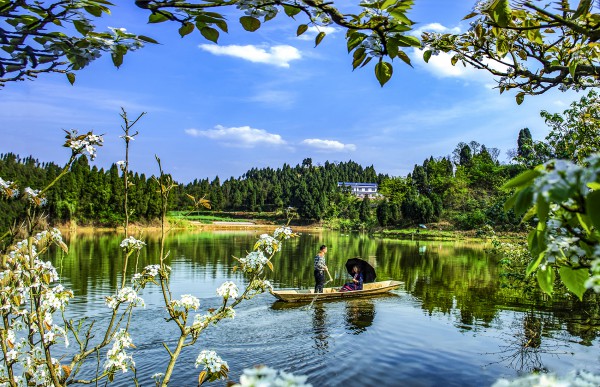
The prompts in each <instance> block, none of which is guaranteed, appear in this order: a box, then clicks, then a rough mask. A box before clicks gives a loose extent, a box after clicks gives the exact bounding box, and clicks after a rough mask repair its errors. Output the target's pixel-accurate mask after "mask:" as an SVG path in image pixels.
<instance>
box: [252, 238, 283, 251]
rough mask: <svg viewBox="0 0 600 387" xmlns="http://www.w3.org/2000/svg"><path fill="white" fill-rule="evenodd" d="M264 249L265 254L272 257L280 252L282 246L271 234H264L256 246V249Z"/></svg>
mask: <svg viewBox="0 0 600 387" xmlns="http://www.w3.org/2000/svg"><path fill="white" fill-rule="evenodd" d="M259 248H260V249H262V250H263V251H264V252H265V253H267V254H269V255H272V254H274V253H276V252H277V251H279V249H280V248H281V245H280V244H279V241H278V240H277V239H275V238H273V237H272V236H271V235H269V234H262V235H261V236H260V239H259V240H258V241H257V242H256V243H255V244H254V249H259Z"/></svg>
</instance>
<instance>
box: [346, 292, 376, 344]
mask: <svg viewBox="0 0 600 387" xmlns="http://www.w3.org/2000/svg"><path fill="white" fill-rule="evenodd" d="M374 319H375V304H374V303H373V301H372V300H369V299H364V298H363V299H356V300H348V302H347V303H346V330H347V331H348V332H350V333H352V334H354V335H358V334H360V333H362V332H364V331H366V330H367V328H368V327H370V326H371V325H372V324H373V320H374Z"/></svg>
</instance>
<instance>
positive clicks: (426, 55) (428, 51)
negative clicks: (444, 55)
mask: <svg viewBox="0 0 600 387" xmlns="http://www.w3.org/2000/svg"><path fill="white" fill-rule="evenodd" d="M429 58H431V50H427V51H425V52H424V53H423V60H424V61H425V63H429Z"/></svg>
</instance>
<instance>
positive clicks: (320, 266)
mask: <svg viewBox="0 0 600 387" xmlns="http://www.w3.org/2000/svg"><path fill="white" fill-rule="evenodd" d="M326 253H327V246H325V245H321V247H320V248H319V252H318V253H317V255H315V293H323V285H324V284H325V271H329V269H328V268H327V265H326V264H325V254H326Z"/></svg>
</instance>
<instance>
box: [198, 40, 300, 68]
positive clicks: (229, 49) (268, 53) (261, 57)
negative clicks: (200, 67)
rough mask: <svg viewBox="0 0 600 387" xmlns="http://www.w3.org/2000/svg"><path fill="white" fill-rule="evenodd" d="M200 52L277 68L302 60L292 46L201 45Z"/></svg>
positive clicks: (298, 52)
mask: <svg viewBox="0 0 600 387" xmlns="http://www.w3.org/2000/svg"><path fill="white" fill-rule="evenodd" d="M199 47H200V48H201V49H202V50H204V51H207V52H210V53H211V54H214V55H226V56H232V57H234V58H241V59H244V60H247V61H250V62H253V63H265V64H270V65H273V66H277V67H286V68H288V67H290V62H291V61H293V60H298V59H301V58H302V55H301V52H300V51H299V50H298V49H297V48H296V47H293V46H288V45H277V46H268V45H261V46H255V45H252V44H249V45H246V46H239V45H235V44H233V45H229V46H215V45H211V44H201V45H200V46H199Z"/></svg>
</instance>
